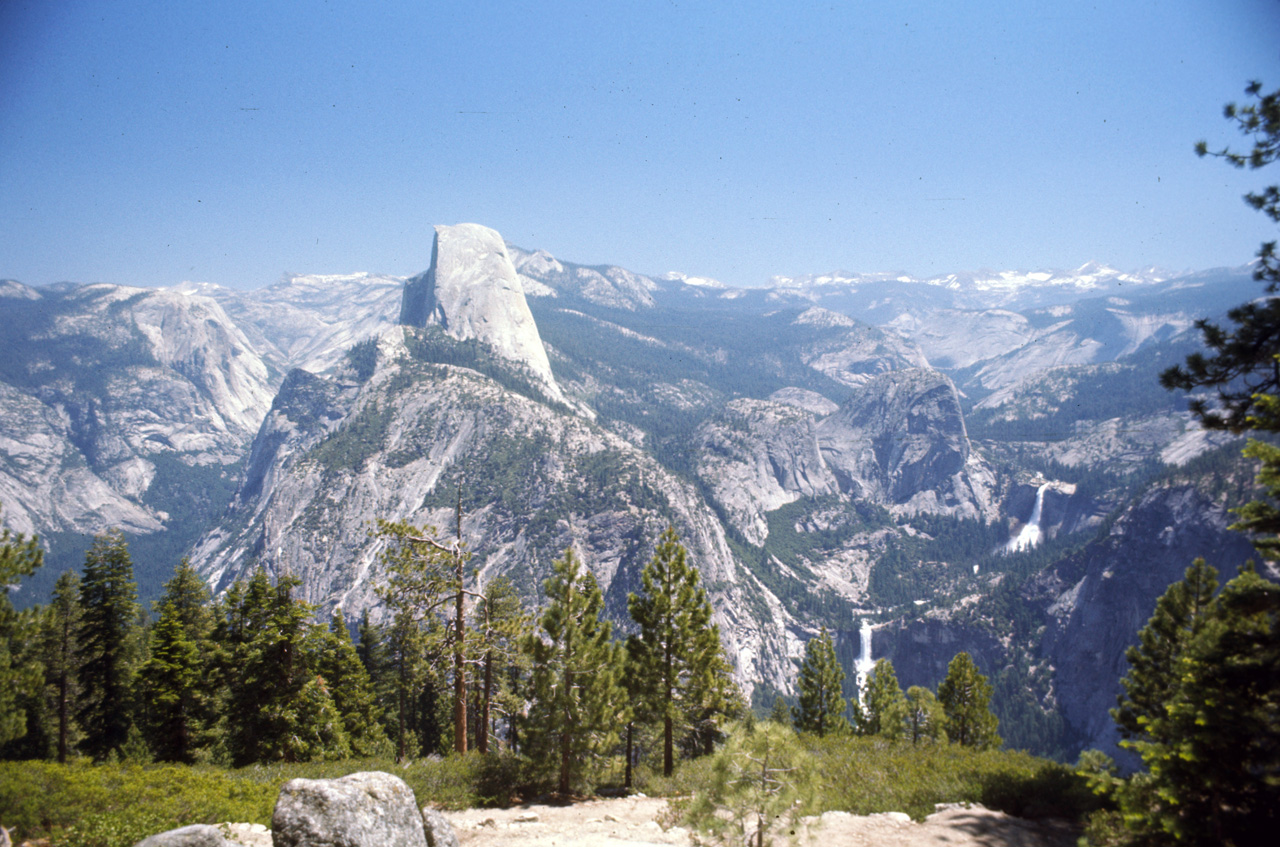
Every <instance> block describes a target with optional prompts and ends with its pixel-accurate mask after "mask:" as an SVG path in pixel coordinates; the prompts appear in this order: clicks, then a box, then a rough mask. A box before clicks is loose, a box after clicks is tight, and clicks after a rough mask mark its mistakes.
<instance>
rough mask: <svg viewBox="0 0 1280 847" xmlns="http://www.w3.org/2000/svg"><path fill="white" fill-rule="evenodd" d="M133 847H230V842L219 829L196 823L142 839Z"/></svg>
mask: <svg viewBox="0 0 1280 847" xmlns="http://www.w3.org/2000/svg"><path fill="white" fill-rule="evenodd" d="M134 847H230V842H229V841H227V839H226V838H225V837H223V834H222V829H221V828H220V827H216V826H211V825H210V824H206V823H198V824H193V825H192V826H184V827H181V828H179V829H171V830H169V831H168V832H161V833H159V834H158V835H153V836H151V837H150V838H144V839H143V840H141V841H139V842H138V843H137V844H135V845H134Z"/></svg>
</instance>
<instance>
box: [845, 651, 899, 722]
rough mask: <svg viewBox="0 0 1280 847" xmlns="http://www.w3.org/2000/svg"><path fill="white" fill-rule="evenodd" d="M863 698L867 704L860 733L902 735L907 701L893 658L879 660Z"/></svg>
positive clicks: (869, 675)
mask: <svg viewBox="0 0 1280 847" xmlns="http://www.w3.org/2000/svg"><path fill="white" fill-rule="evenodd" d="M863 699H864V702H865V707H864V709H863V714H862V723H861V724H860V725H859V726H858V728H857V729H858V734H859V735H882V736H885V737H886V738H899V737H901V735H902V726H903V719H904V716H905V714H906V704H907V701H906V696H905V695H904V694H903V693H902V686H901V685H899V684H898V675H897V673H895V672H894V670H893V662H891V661H889V660H888V659H880V660H879V661H877V662H876V665H875V667H874V668H872V669H871V673H870V674H868V675H867V691H866V696H865V697H864V698H863Z"/></svg>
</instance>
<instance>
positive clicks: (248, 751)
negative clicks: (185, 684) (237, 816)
mask: <svg viewBox="0 0 1280 847" xmlns="http://www.w3.org/2000/svg"><path fill="white" fill-rule="evenodd" d="M298 583H299V581H298V579H297V577H282V578H280V579H279V580H278V582H277V584H276V585H272V584H271V581H270V579H269V577H268V576H267V574H266V571H264V570H262V569H259V570H258V571H256V572H255V573H254V575H253V576H252V577H250V579H249V581H248V582H247V583H237V584H236V585H233V586H232V588H231V590H229V591H228V592H227V598H226V600H225V601H224V611H225V620H224V621H223V622H222V623H220V625H219V634H220V638H219V640H220V641H221V642H222V643H223V644H224V647H225V649H226V653H225V659H224V669H223V675H224V676H223V679H224V684H225V686H226V689H227V704H226V720H225V723H226V745H227V748H228V751H229V753H230V756H231V760H232V764H233V765H235V766H237V767H240V766H243V765H247V764H251V763H254V762H273V761H286V762H300V761H310V760H313V759H331V758H342V757H343V756H346V755H349V754H350V749H351V748H350V743H349V740H348V738H347V734H346V730H345V727H344V723H343V718H342V715H341V714H340V712H339V710H338V707H337V706H336V705H335V703H334V699H333V695H332V693H331V692H330V690H329V687H328V685H327V684H326V682H325V680H324V679H323V677H322V676H321V674H320V672H319V656H320V654H321V653H322V652H323V645H324V643H325V642H326V641H327V636H328V633H327V630H326V629H325V627H323V626H318V625H316V624H313V623H312V622H311V616H312V608H311V606H310V605H309V604H307V603H304V602H302V601H299V600H296V599H295V598H294V597H293V589H294V588H295V587H296V586H297V585H298ZM353 658H354V656H353Z"/></svg>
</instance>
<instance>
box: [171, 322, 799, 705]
mask: <svg viewBox="0 0 1280 847" xmlns="http://www.w3.org/2000/svg"><path fill="white" fill-rule="evenodd" d="M406 331H408V332H412V330H406ZM780 408H782V409H786V410H787V411H791V412H794V411H797V410H795V409H793V407H788V406H782V407H780ZM460 490H461V494H462V498H463V512H464V520H463V535H464V538H465V539H466V541H467V543H468V545H469V548H470V550H471V551H472V552H473V554H474V556H475V562H476V563H477V564H478V565H479V566H480V579H481V580H482V581H483V580H488V579H491V578H493V577H495V576H499V575H502V576H506V577H508V578H510V579H511V580H512V582H513V583H514V584H515V585H516V587H517V588H518V589H519V590H520V591H521V592H522V593H523V594H524V595H525V596H526V597H528V598H530V600H531V602H536V601H533V598H536V597H537V596H538V591H539V587H540V586H541V584H542V581H543V579H545V578H546V577H547V576H548V575H549V573H550V565H551V562H552V561H553V560H554V559H556V558H558V557H559V556H560V555H562V554H563V552H564V550H565V548H566V547H570V546H572V547H574V548H575V550H577V551H578V553H579V555H580V556H581V557H582V560H583V561H584V562H585V563H586V564H587V566H588V567H590V568H591V569H592V571H593V572H594V573H595V575H596V578H597V580H598V581H599V583H600V585H601V587H602V589H603V590H604V592H605V601H606V608H607V612H608V614H609V615H610V616H611V617H612V618H614V619H615V620H616V621H618V622H619V623H623V624H625V622H626V621H628V620H629V619H628V618H627V614H626V603H627V595H628V593H629V592H631V591H634V590H636V588H637V587H638V586H639V584H640V579H639V574H640V571H641V569H642V568H643V566H644V564H645V563H646V562H647V561H648V559H649V557H650V556H651V555H652V553H653V546H652V545H653V542H654V540H655V539H656V538H657V537H658V535H659V534H660V533H661V532H662V530H663V529H665V528H666V527H667V526H668V525H672V524H674V526H675V527H676V529H677V531H678V532H679V533H680V536H681V538H682V541H683V542H684V544H685V546H686V547H687V548H688V550H689V555H690V560H691V561H692V562H694V563H695V565H696V566H697V567H698V569H699V570H700V571H701V573H702V577H703V580H704V582H705V583H706V584H707V585H708V587H709V589H710V591H711V593H712V596H713V598H714V602H715V605H716V608H717V610H718V612H717V616H718V617H717V622H718V623H719V624H720V626H721V628H722V636H723V640H724V642H725V644H726V647H727V648H728V650H729V653H730V656H731V657H733V658H735V659H737V660H738V661H739V666H738V668H737V676H738V678H739V679H740V680H742V681H743V682H744V683H747V684H749V683H753V682H756V681H759V680H765V681H767V682H769V684H771V685H775V686H776V687H779V688H782V687H785V686H787V685H789V684H790V682H789V680H790V676H791V673H792V670H791V665H790V661H789V652H788V651H789V647H788V642H787V627H788V625H789V623H790V619H789V616H788V615H787V614H786V613H785V612H784V611H781V610H777V611H776V612H775V611H774V610H770V611H765V610H764V609H763V608H762V604H761V602H760V601H759V599H758V595H759V591H760V587H759V586H756V585H755V584H753V583H751V582H750V581H749V580H748V579H747V578H746V577H745V575H744V573H743V572H742V568H741V565H740V563H739V562H738V561H737V560H736V559H735V557H734V555H733V552H732V550H731V548H730V546H729V544H728V541H727V539H726V537H725V529H724V526H723V525H722V524H721V523H720V521H719V520H718V519H717V517H716V515H715V513H714V512H713V511H712V510H711V509H710V508H708V506H707V504H706V503H705V501H703V500H702V498H701V496H700V495H699V493H698V491H697V490H696V489H695V487H694V486H693V485H692V484H690V483H689V482H686V481H684V480H682V479H680V478H679V477H677V476H675V475H674V474H672V473H671V472H669V471H668V470H666V469H665V468H663V467H662V465H660V464H659V463H658V462H657V461H656V460H654V459H653V457H652V456H650V455H648V454H647V453H646V452H644V451H643V450H642V449H640V448H638V447H636V446H635V445H634V444H632V443H630V442H628V441H626V440H624V439H623V438H621V437H619V436H617V435H615V434H613V433H611V432H609V431H607V430H605V429H603V428H601V427H599V426H597V425H596V424H594V423H593V422H591V421H590V420H588V419H586V418H584V417H581V416H578V415H575V414H573V413H571V412H569V411H567V410H565V409H563V408H559V407H553V406H551V405H547V404H545V403H542V402H539V401H537V400H536V399H533V398H530V397H526V396H524V395H522V394H519V393H516V392H514V391H511V390H509V389H507V388H505V387H504V386H503V385H501V384H499V383H498V382H497V381H495V380H494V379H491V378H488V377H485V376H482V375H480V374H479V373H477V372H475V371H473V370H470V369H467V368H462V367H454V366H448V365H441V364H437V363H430V362H423V361H420V360H417V359H414V358H413V357H412V356H410V355H408V354H407V353H406V352H405V351H404V350H403V349H400V350H399V351H397V350H394V349H388V350H386V351H384V355H383V356H382V357H381V358H380V361H379V364H378V367H377V370H376V372H375V373H374V375H373V376H372V377H371V378H370V379H369V380H368V381H367V382H366V383H364V384H361V385H348V384H345V383H339V382H338V381H336V380H332V379H325V378H321V377H317V376H314V375H310V374H305V373H304V372H300V371H299V372H295V373H294V374H291V375H290V377H289V379H288V380H287V381H286V385H285V387H284V388H283V389H282V391H281V394H280V396H279V397H278V398H277V403H276V404H275V405H274V407H273V409H272V412H271V414H270V415H269V416H268V417H267V420H266V421H265V422H264V425H263V429H262V431H261V433H260V434H259V438H258V440H257V441H256V442H255V446H254V453H253V458H252V459H251V461H250V463H249V470H248V473H247V477H246V482H245V485H244V487H243V488H242V489H241V493H240V495H238V497H237V500H236V503H235V507H234V509H233V511H232V513H231V514H230V516H229V519H228V520H227V521H226V522H225V523H224V525H223V526H222V527H219V528H217V529H216V530H214V531H213V532H211V533H209V534H208V535H206V536H205V538H204V539H202V541H201V542H200V544H199V545H198V546H197V548H196V550H195V551H194V553H193V555H192V557H191V560H192V562H193V564H194V565H195V566H196V567H197V568H198V569H200V571H201V572H202V573H204V574H205V575H206V576H207V577H208V578H209V579H210V580H211V581H212V582H213V583H214V585H215V588H223V587H226V586H227V585H229V584H230V582H231V581H233V580H234V579H237V578H241V577H244V576H247V575H248V574H249V573H251V572H252V571H253V570H254V569H256V568H258V567H265V568H266V569H267V570H268V572H270V573H273V574H280V573H286V572H287V573H290V574H293V575H295V576H298V577H300V578H301V579H302V589H301V590H302V592H303V597H304V599H306V600H307V601H309V602H313V603H316V604H318V605H319V606H320V607H321V608H322V609H323V610H324V611H326V612H327V611H329V610H332V609H334V608H340V609H341V610H342V611H343V613H344V614H346V615H347V616H349V617H354V616H357V615H359V614H360V612H361V611H362V610H364V609H366V608H369V609H371V610H372V616H373V618H374V620H375V621H376V620H378V619H379V618H380V616H381V614H382V611H381V608H380V602H379V599H378V595H377V591H376V586H377V585H378V584H379V581H380V580H381V579H382V574H381V571H380V567H381V565H380V561H379V556H380V553H381V551H382V542H381V541H380V540H379V539H377V538H376V537H372V536H370V534H369V532H368V528H369V521H370V520H371V519H373V518H384V519H386V520H390V521H397V520H404V521H409V522H411V523H414V524H417V525H422V524H431V525H435V526H448V525H450V524H451V515H452V511H453V505H454V504H455V502H456V498H457V496H458V493H459V491H460Z"/></svg>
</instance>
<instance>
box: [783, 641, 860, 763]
mask: <svg viewBox="0 0 1280 847" xmlns="http://www.w3.org/2000/svg"><path fill="white" fill-rule="evenodd" d="M843 685H844V669H843V668H841V667H840V660H839V659H838V658H837V657H836V648H835V644H834V643H832V640H831V635H830V633H828V632H827V628H826V627H825V626H824V627H823V628H822V633H821V634H820V635H819V636H818V637H817V638H811V639H809V642H808V643H807V644H805V646H804V662H803V663H802V664H801V665H800V678H799V681H798V683H797V687H798V689H799V700H800V702H799V705H798V706H797V707H796V709H795V713H794V715H793V723H794V724H795V728H796V729H798V730H800V731H802V732H812V733H814V734H816V735H817V736H818V737H819V738H822V737H823V736H825V735H826V734H827V733H839V732H843V731H845V730H847V729H848V728H849V721H848V720H847V719H846V718H845V714H844V713H845V709H846V701H845V698H844V688H843Z"/></svg>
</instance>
